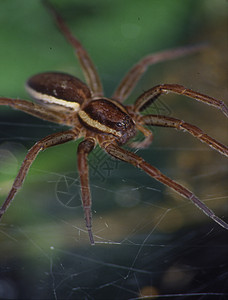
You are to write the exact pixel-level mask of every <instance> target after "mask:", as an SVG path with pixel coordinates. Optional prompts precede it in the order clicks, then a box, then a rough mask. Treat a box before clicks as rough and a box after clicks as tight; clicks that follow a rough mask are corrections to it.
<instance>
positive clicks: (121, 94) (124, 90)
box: [112, 45, 205, 102]
mask: <svg viewBox="0 0 228 300" xmlns="http://www.w3.org/2000/svg"><path fill="white" fill-rule="evenodd" d="M203 48H205V45H195V46H187V47H180V48H176V49H169V50H166V51H162V52H158V53H154V54H150V55H148V56H145V57H143V58H142V59H141V60H140V61H139V62H138V63H137V64H135V65H134V66H133V67H132V68H131V69H130V70H129V71H128V73H127V74H126V75H125V77H124V78H123V79H122V80H121V82H120V84H119V86H118V87H117V89H116V90H115V92H114V94H113V96H112V98H113V99H115V100H119V101H121V102H123V101H124V100H125V99H126V98H127V97H128V96H129V94H130V93H131V91H132V90H133V88H134V87H135V85H136V84H137V82H138V81H139V79H140V78H141V77H142V75H143V74H144V73H145V72H146V70H147V68H148V67H149V66H151V65H154V64H156V63H159V62H163V61H166V60H171V59H175V58H178V57H181V56H184V55H188V54H191V53H194V52H197V51H200V50H202V49H203Z"/></svg>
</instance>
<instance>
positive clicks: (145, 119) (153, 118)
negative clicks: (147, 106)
mask: <svg viewBox="0 0 228 300" xmlns="http://www.w3.org/2000/svg"><path fill="white" fill-rule="evenodd" d="M141 122H142V124H144V125H153V126H162V127H171V128H175V129H177V130H180V131H187V132H188V133H190V134H191V135H193V136H194V137H196V138H197V139H199V140H200V141H201V142H203V143H206V144H207V145H209V146H210V147H211V148H213V149H214V150H216V151H218V152H220V153H221V154H223V155H225V156H228V148H227V147H226V146H225V145H223V144H221V143H219V142H218V141H216V140H215V139H213V138H212V137H210V136H209V135H207V134H206V133H204V132H203V131H202V130H201V129H200V128H198V127H196V126H195V125H192V124H189V123H186V122H184V121H183V120H179V119H176V118H171V117H166V116H162V115H145V116H142V117H141Z"/></svg>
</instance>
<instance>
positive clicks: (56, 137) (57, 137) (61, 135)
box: [0, 130, 78, 219]
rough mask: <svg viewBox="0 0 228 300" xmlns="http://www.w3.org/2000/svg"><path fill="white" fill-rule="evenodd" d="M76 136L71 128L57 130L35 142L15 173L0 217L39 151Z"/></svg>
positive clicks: (0, 209)
mask: <svg viewBox="0 0 228 300" xmlns="http://www.w3.org/2000/svg"><path fill="white" fill-rule="evenodd" d="M77 136H78V133H77V132H75V131H73V130H68V131H65V132H58V133H54V134H51V135H48V136H46V137H45V138H43V139H42V140H40V141H39V142H37V143H36V144H35V145H34V146H33V147H32V148H31V149H30V150H29V152H28V153H27V155H26V157H25V159H24V161H23V163H22V165H21V168H20V170H19V172H18V174H17V177H16V178H15V180H14V183H13V186H12V188H11V190H10V192H9V194H8V196H7V198H6V200H5V202H4V203H3V205H2V207H1V208H0V219H1V217H2V216H3V214H4V213H5V211H6V210H7V208H8V207H9V205H10V203H11V201H12V200H13V198H14V196H15V195H16V193H17V191H18V190H19V189H20V187H21V186H22V184H23V181H24V179H25V177H26V175H27V173H28V170H29V168H30V166H31V165H32V163H33V161H34V160H35V158H36V157H37V155H38V153H39V152H40V151H43V150H45V149H47V148H49V147H52V146H56V145H59V144H63V143H66V142H68V141H71V140H75V139H76V138H77Z"/></svg>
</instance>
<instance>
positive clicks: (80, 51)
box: [43, 0, 103, 97]
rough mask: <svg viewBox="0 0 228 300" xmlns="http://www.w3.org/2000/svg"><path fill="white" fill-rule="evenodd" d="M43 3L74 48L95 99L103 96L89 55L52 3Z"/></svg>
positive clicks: (99, 81) (45, 1)
mask: <svg viewBox="0 0 228 300" xmlns="http://www.w3.org/2000/svg"><path fill="white" fill-rule="evenodd" d="M43 3H44V5H45V6H46V7H47V8H48V9H49V10H50V11H51V13H52V14H53V16H54V18H55V21H56V24H57V26H58V27H59V29H60V31H61V32H62V33H63V35H64V37H65V38H66V40H67V41H68V42H69V43H70V44H71V45H72V46H73V47H74V49H75V51H76V55H77V57H78V59H79V62H80V64H81V67H82V70H83V73H84V75H85V79H86V82H87V84H88V86H89V87H90V89H91V91H92V92H93V97H100V96H103V88H102V84H101V80H100V77H99V75H98V73H97V70H96V68H95V66H94V64H93V62H92V60H91V58H90V57H89V55H88V53H87V52H86V50H85V49H84V47H83V46H82V44H81V43H80V42H79V40H78V39H77V38H76V37H74V36H73V35H72V33H71V32H70V30H69V29H68V27H67V25H66V23H65V22H64V20H63V19H62V17H61V16H60V15H59V13H58V12H57V11H56V10H55V8H54V7H53V6H52V5H51V4H50V2H49V1H47V0H43Z"/></svg>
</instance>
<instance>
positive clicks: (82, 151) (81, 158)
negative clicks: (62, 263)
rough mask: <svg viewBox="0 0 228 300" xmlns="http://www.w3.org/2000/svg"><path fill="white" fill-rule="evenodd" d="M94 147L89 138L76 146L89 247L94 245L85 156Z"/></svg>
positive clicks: (87, 169) (93, 142) (92, 141)
mask: <svg viewBox="0 0 228 300" xmlns="http://www.w3.org/2000/svg"><path fill="white" fill-rule="evenodd" d="M94 146H95V141H94V140H93V139H91V138H87V139H85V140H84V141H82V142H81V143H80V144H79V146H78V153H77V158H78V172H79V176H80V182H81V197H82V206H83V209H84V214H85V221H86V227H87V230H88V233H89V239H90V243H91V245H94V238H93V233H92V224H91V219H92V215H91V205H92V201H91V195H90V187H89V168H88V163H87V156H88V154H89V153H90V152H91V151H92V150H93V148H94Z"/></svg>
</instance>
